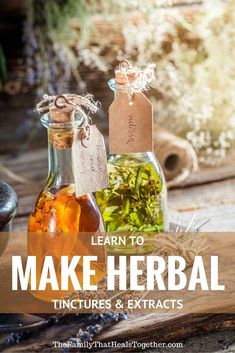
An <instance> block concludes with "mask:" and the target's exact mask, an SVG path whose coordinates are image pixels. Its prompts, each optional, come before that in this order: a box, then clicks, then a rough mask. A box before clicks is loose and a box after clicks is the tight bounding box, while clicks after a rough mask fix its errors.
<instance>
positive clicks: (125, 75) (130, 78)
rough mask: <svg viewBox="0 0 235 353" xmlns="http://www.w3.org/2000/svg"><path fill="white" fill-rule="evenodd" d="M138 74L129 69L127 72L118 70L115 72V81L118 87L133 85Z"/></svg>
mask: <svg viewBox="0 0 235 353" xmlns="http://www.w3.org/2000/svg"><path fill="white" fill-rule="evenodd" d="M137 76H138V73H137V72H136V70H134V69H132V68H127V70H125V71H124V70H123V69H117V70H115V79H116V83H117V84H118V85H121V86H122V85H126V84H127V83H132V82H134V81H135V80H136V79H137Z"/></svg>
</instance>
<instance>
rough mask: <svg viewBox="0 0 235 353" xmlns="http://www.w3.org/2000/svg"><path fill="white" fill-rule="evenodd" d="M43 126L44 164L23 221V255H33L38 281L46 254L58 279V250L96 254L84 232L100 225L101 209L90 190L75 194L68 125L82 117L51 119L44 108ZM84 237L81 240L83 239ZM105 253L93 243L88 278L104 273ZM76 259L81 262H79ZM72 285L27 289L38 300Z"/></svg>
mask: <svg viewBox="0 0 235 353" xmlns="http://www.w3.org/2000/svg"><path fill="white" fill-rule="evenodd" d="M41 122H42V124H43V125H44V126H45V127H46V128H47V129H48V137H49V138H48V165H49V172H48V178H47V180H46V183H45V186H44V187H43V190H42V191H41V193H40V195H39V196H38V199H37V201H36V204H35V207H34V208H33V210H32V212H31V214H30V217H29V223H28V255H34V256H36V257H37V286H38V284H39V281H40V276H41V271H42V266H43V263H44V259H45V256H52V257H53V262H54V266H55V270H56V276H57V281H58V284H59V285H60V278H61V267H60V259H61V256H68V257H69V259H70V258H71V257H72V256H75V255H79V256H83V255H97V253H96V254H94V253H93V254H92V251H93V252H94V250H92V249H91V247H90V248H89V244H90V242H89V239H88V238H86V235H87V237H89V236H91V234H94V233H95V232H102V231H103V230H104V226H103V220H102V217H101V213H100V211H99V208H98V206H97V204H96V201H95V199H94V197H93V196H92V195H83V196H81V197H76V192H75V181H74V173H73V163H72V152H71V147H72V142H73V137H74V129H76V128H79V126H81V124H82V118H81V117H80V116H79V115H78V114H75V118H74V120H73V121H68V122H63V123H61V122H59V123H58V122H54V121H52V120H51V118H50V114H45V115H43V116H42V118H41ZM84 239H85V240H86V241H85V243H86V244H84ZM104 262H105V253H104V249H103V248H99V254H98V261H97V262H96V263H94V265H93V266H94V267H93V269H94V270H95V271H96V274H95V275H94V276H93V283H92V281H91V284H97V283H98V282H99V281H100V280H101V279H102V278H103V277H104V276H105V270H104V268H105V266H104ZM81 263H82V262H81ZM76 274H77V277H78V279H79V282H80V283H82V265H80V266H78V268H77V269H76ZM71 291H73V288H72V285H71V283H69V291H68V292H66V291H61V290H56V291H52V290H51V286H50V285H48V288H46V290H45V291H39V290H36V291H31V293H32V294H33V295H34V296H36V297H37V298H39V299H41V300H44V301H51V300H52V299H60V298H61V297H63V296H66V295H67V294H68V293H69V292H71Z"/></svg>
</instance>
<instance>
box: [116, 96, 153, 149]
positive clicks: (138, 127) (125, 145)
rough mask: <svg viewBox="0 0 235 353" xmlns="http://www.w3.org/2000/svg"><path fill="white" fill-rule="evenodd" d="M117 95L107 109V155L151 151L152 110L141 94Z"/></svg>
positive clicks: (149, 103)
mask: <svg viewBox="0 0 235 353" xmlns="http://www.w3.org/2000/svg"><path fill="white" fill-rule="evenodd" d="M129 103H130V102H129V97H128V94H127V93H123V92H122V93H119V94H118V95H117V97H116V98H115V99H114V101H113V103H112V104H111V106H110V108H109V153H113V154H118V153H138V152H149V151H153V108H152V104H151V102H150V101H149V100H148V98H147V97H145V95H144V94H143V93H135V94H134V95H133V101H132V104H129Z"/></svg>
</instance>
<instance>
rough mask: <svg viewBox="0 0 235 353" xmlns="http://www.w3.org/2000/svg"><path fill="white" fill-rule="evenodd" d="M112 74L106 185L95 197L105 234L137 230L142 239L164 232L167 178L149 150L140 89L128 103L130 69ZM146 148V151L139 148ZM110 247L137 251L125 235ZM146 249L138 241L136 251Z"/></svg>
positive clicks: (145, 103) (144, 100)
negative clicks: (112, 98)
mask: <svg viewBox="0 0 235 353" xmlns="http://www.w3.org/2000/svg"><path fill="white" fill-rule="evenodd" d="M118 71H120V70H118ZM115 74H116V80H114V79H113V80H110V81H109V86H110V87H111V89H113V90H114V91H115V101H114V103H115V105H113V104H112V105H111V107H110V114H109V138H110V142H109V147H110V150H111V152H112V154H110V155H109V157H108V172H109V186H110V187H109V189H106V190H102V191H98V192H97V193H96V200H97V203H98V205H99V207H100V210H101V212H102V216H103V220H104V224H105V230H106V232H108V234H111V235H114V234H118V235H122V236H123V235H124V236H127V238H128V236H130V234H132V233H136V232H139V233H141V235H142V236H144V237H152V236H156V233H157V232H164V231H168V211H167V188H166V182H165V179H164V175H163V172H162V169H161V167H160V165H159V163H158V161H157V158H156V156H155V154H154V153H153V151H152V139H153V136H152V134H153V125H152V106H151V103H150V102H149V101H148V100H147V98H146V97H145V96H144V95H143V93H142V92H140V93H134V94H132V97H131V101H130V91H129V86H128V85H125V78H126V77H127V78H129V81H130V80H131V79H132V74H133V73H132V71H131V70H130V71H127V74H125V75H124V77H123V76H122V75H121V74H120V73H118V74H117V73H116V72H115ZM117 82H118V83H117ZM123 82H124V84H123ZM114 111H115V113H114ZM144 113H146V116H145V114H144ZM150 115H151V116H150ZM145 119H146V120H145ZM143 124H144V125H143ZM143 130H144V131H143ZM146 132H148V134H147V133H146ZM143 133H144V134H143ZM140 141H141V143H139V142H140ZM145 148H146V149H147V148H149V150H146V151H144V149H145ZM116 151H117V153H113V152H116ZM118 152H119V153H118ZM109 251H111V252H112V253H119V254H120V253H123V254H133V253H137V252H138V253H139V251H140V249H139V248H138V249H137V248H136V249H135V247H134V246H133V245H132V243H131V241H128V239H126V243H125V244H124V245H110V246H109ZM150 251H151V248H149V245H148V247H147V245H146V246H145V245H144V244H143V246H142V248H141V253H146V252H150Z"/></svg>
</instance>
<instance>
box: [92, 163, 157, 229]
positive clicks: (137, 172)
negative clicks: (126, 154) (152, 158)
mask: <svg viewBox="0 0 235 353" xmlns="http://www.w3.org/2000/svg"><path fill="white" fill-rule="evenodd" d="M109 182H110V189H107V190H102V191H99V192H97V193H96V199H97V202H98V205H99V207H100V208H101V211H102V214H103V218H104V222H105V226H106V230H107V231H108V232H113V231H130V232H133V231H143V232H147V231H148V232H149V231H162V230H163V227H164V224H163V214H162V207H161V191H162V186H163V185H162V180H161V178H160V176H159V175H158V173H157V172H156V170H155V169H154V168H153V166H152V165H151V164H142V165H138V164H136V165H131V166H128V167H126V166H122V165H114V166H112V170H111V171H110V173H109Z"/></svg>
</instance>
